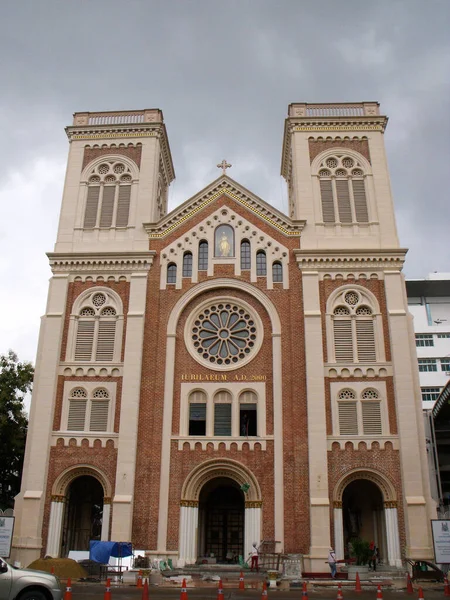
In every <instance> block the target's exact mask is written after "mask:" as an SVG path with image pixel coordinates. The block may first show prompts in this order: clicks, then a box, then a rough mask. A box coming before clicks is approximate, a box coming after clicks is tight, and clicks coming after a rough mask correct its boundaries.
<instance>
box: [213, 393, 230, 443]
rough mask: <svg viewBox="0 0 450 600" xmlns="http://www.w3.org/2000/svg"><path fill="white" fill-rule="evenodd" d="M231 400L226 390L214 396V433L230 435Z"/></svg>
mask: <svg viewBox="0 0 450 600" xmlns="http://www.w3.org/2000/svg"><path fill="white" fill-rule="evenodd" d="M231 400H232V398H231V394H230V392H227V391H223V392H217V394H216V395H215V396H214V435H217V436H221V435H231Z"/></svg>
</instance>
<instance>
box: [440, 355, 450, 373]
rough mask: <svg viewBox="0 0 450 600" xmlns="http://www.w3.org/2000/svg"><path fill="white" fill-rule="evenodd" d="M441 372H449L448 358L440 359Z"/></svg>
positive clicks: (449, 363) (449, 358)
mask: <svg viewBox="0 0 450 600" xmlns="http://www.w3.org/2000/svg"><path fill="white" fill-rule="evenodd" d="M441 371H450V357H449V356H446V357H445V358H441Z"/></svg>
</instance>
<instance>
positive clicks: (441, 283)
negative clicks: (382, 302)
mask: <svg viewBox="0 0 450 600" xmlns="http://www.w3.org/2000/svg"><path fill="white" fill-rule="evenodd" d="M406 292H407V294H408V307H409V310H410V312H411V314H412V315H413V317H414V332H415V337H416V347H417V357H418V361H419V377H420V388H421V392H422V405H423V408H424V410H428V409H431V408H433V405H434V403H435V401H436V400H437V398H438V396H439V394H440V392H441V390H442V389H443V388H444V386H445V385H446V383H447V381H448V380H449V379H450V273H430V274H429V275H428V277H426V278H425V279H409V280H407V281H406Z"/></svg>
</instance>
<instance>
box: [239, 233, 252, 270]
mask: <svg viewBox="0 0 450 600" xmlns="http://www.w3.org/2000/svg"><path fill="white" fill-rule="evenodd" d="M251 266H252V258H251V248H250V242H249V241H248V240H242V242H241V269H242V270H243V271H247V270H250V268H251Z"/></svg>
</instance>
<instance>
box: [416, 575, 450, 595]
mask: <svg viewBox="0 0 450 600" xmlns="http://www.w3.org/2000/svg"><path fill="white" fill-rule="evenodd" d="M444 581H445V588H444V596H450V585H448V579H447V577H444ZM411 587H412V586H411Z"/></svg>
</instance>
